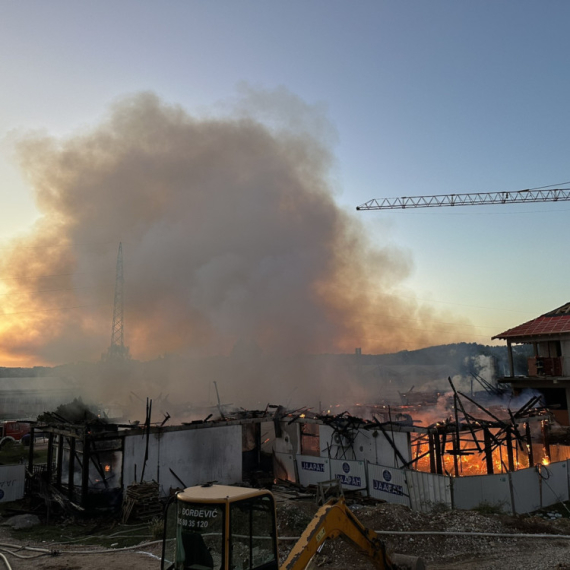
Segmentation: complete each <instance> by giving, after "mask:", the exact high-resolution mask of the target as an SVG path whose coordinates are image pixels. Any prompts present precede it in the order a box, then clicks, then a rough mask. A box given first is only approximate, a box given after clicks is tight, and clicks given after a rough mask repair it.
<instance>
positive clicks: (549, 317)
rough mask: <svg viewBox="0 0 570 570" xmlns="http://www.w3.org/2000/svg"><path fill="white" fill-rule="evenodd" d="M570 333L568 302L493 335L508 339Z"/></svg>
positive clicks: (569, 307) (569, 304)
mask: <svg viewBox="0 0 570 570" xmlns="http://www.w3.org/2000/svg"><path fill="white" fill-rule="evenodd" d="M566 333H570V303H566V304H565V305H562V306H561V307H558V308H557V309H554V310H553V311H550V312H548V313H545V314H544V315H541V316H540V317H537V318H536V319H533V320H532V321H528V322H526V323H523V324H522V325H518V326H516V327H514V328H512V329H509V330H507V331H505V332H503V333H501V334H498V335H496V336H494V337H493V339H495V338H502V339H509V338H515V337H534V336H541V335H553V334H566Z"/></svg>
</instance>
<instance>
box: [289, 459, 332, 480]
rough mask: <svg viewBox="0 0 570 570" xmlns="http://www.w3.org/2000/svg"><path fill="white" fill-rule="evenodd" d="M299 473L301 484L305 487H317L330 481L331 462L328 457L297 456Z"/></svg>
mask: <svg viewBox="0 0 570 570" xmlns="http://www.w3.org/2000/svg"><path fill="white" fill-rule="evenodd" d="M297 473H298V475H299V483H300V484H301V485H302V486H303V487H309V485H316V484H317V483H320V482H322V481H330V479H331V467H330V460H329V459H327V458H326V457H314V456H312V455H297Z"/></svg>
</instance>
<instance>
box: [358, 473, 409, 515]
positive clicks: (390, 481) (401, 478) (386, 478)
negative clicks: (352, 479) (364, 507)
mask: <svg viewBox="0 0 570 570" xmlns="http://www.w3.org/2000/svg"><path fill="white" fill-rule="evenodd" d="M368 482H369V491H370V496H371V497H374V498H375V499H381V500H383V501H386V502H388V503H396V504H399V505H406V506H408V507H409V506H410V497H409V493H408V484H407V483H406V477H405V474H404V472H403V470H402V469H395V468H393V467H384V466H382V465H373V464H372V463H370V464H369V465H368Z"/></svg>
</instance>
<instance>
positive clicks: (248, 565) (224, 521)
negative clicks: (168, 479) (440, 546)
mask: <svg viewBox="0 0 570 570" xmlns="http://www.w3.org/2000/svg"><path fill="white" fill-rule="evenodd" d="M172 509H175V513H173V512H172ZM174 514H175V516H176V522H175V529H176V530H175V534H176V538H175V540H174V541H173V547H170V548H169V541H168V539H167V535H168V533H167V521H169V520H172V518H173V517H172V516H173V515H174ZM338 537H341V538H343V539H345V541H346V542H347V543H348V544H350V545H351V546H353V547H354V548H356V549H357V550H359V551H360V552H362V553H363V554H365V555H366V556H367V557H368V558H369V560H370V561H371V562H372V564H373V565H374V567H375V568H377V569H378V570H404V569H408V570H423V569H424V565H423V562H422V560H421V559H420V558H417V557H413V556H403V555H391V556H389V555H388V554H387V552H386V548H385V546H384V543H383V542H382V541H381V540H380V539H379V538H378V536H377V535H376V533H375V532H374V531H372V530H370V529H367V528H366V527H364V526H363V525H362V524H361V523H360V521H359V520H358V519H357V518H356V517H355V516H354V514H353V513H352V512H351V511H350V510H349V509H348V508H347V506H346V503H345V500H344V497H337V498H333V499H330V500H329V501H328V502H327V503H326V504H325V505H323V506H322V507H321V508H320V509H319V510H318V512H317V513H316V515H315V516H314V518H313V520H312V521H311V523H310V524H309V526H308V527H307V528H306V529H305V531H304V532H303V534H302V536H301V537H300V538H299V540H298V541H297V543H296V544H295V546H294V547H293V548H292V549H291V551H290V552H289V555H288V557H287V559H286V560H285V562H284V563H283V564H282V565H279V556H278V550H277V524H276V513H275V501H274V499H273V495H272V494H271V493H270V492H269V491H266V490H257V489H249V488H247V489H246V488H241V487H230V486H225V485H205V486H197V487H189V488H187V489H185V490H184V491H182V492H180V493H178V494H177V495H176V497H175V499H174V500H173V501H172V502H171V503H170V504H169V506H168V508H167V512H166V515H165V536H164V541H163V552H162V561H161V570H304V569H305V568H307V566H308V565H309V563H310V561H311V559H312V558H313V556H314V555H315V554H316V553H317V552H318V551H319V550H320V549H321V547H322V545H323V544H324V542H325V541H326V540H327V539H335V538H338Z"/></svg>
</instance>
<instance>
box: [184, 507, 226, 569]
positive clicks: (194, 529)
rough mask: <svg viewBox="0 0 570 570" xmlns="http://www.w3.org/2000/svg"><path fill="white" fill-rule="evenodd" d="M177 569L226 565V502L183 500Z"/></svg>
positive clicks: (217, 567)
mask: <svg viewBox="0 0 570 570" xmlns="http://www.w3.org/2000/svg"><path fill="white" fill-rule="evenodd" d="M176 522H177V525H176V526H177V537H176V538H177V540H176V544H177V552H176V564H175V568H176V570H219V569H220V568H222V565H223V554H224V553H223V535H224V509H223V505H217V504H206V503H201V504H198V503H187V502H185V501H179V503H178V513H177V521H176Z"/></svg>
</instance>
